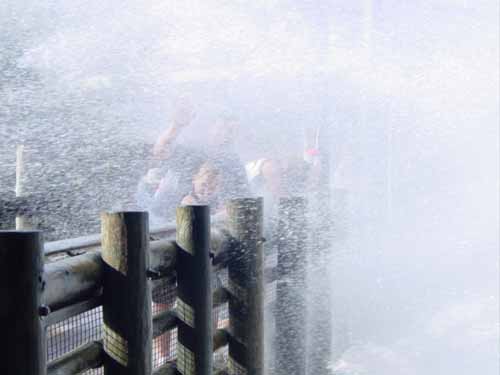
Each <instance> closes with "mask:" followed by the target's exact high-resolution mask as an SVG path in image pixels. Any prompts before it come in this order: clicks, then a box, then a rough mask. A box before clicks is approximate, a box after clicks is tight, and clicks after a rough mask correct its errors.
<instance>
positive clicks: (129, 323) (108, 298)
mask: <svg viewBox="0 0 500 375" xmlns="http://www.w3.org/2000/svg"><path fill="white" fill-rule="evenodd" d="M101 219H102V259H103V261H104V265H105V269H104V276H103V324H104V326H103V345H104V351H105V353H106V358H105V359H104V373H105V375H138V374H140V375H150V374H151V372H152V316H151V287H150V282H149V280H148V277H147V270H148V267H149V251H148V244H149V229H148V214H147V212H117V213H104V214H102V216H101Z"/></svg>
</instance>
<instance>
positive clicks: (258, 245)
mask: <svg viewBox="0 0 500 375" xmlns="http://www.w3.org/2000/svg"><path fill="white" fill-rule="evenodd" d="M228 213H229V221H228V224H229V233H230V235H231V236H232V237H233V238H234V243H233V248H232V250H231V254H230V257H229V259H230V261H229V265H228V275H229V285H228V290H229V292H230V294H231V297H230V298H229V332H230V333H231V336H232V338H231V339H230V340H229V365H228V371H229V374H230V375H233V374H234V375H236V374H240V373H241V371H246V372H247V373H248V374H252V375H262V374H263V373H264V325H263V324H264V255H263V249H262V243H263V238H262V226H263V202H262V198H255V199H251V198H246V199H235V200H232V201H230V202H229V204H228Z"/></svg>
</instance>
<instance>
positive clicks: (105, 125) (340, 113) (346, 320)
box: [0, 0, 500, 375]
mask: <svg viewBox="0 0 500 375" xmlns="http://www.w3.org/2000/svg"><path fill="white" fill-rule="evenodd" d="M499 11H500V8H499V3H498V2H497V1H493V0H491V1H488V0H477V1H474V2H472V1H468V0H460V1H459V0H433V1H427V0H424V1H417V2H401V1H395V0H378V1H376V0H364V1H352V2H332V1H293V0H267V1H265V0H254V1H252V2H245V1H239V0H238V1H214V0H205V1H195V0H183V1H174V0H171V1H159V0H141V1H136V0H128V1H125V2H124V1H116V0H108V1H105V2H103V1H94V0H92V1H81V0H71V1H68V0H65V1H62V0H61V1H56V0H46V1H43V2H39V1H32V0H17V1H15V0H4V1H2V3H1V4H0V138H1V140H0V169H1V171H0V177H1V183H0V192H2V194H3V195H5V196H7V195H9V194H12V192H13V189H14V186H15V156H16V145H18V144H25V145H26V147H27V156H26V160H27V161H26V163H27V165H26V170H27V172H26V173H27V175H26V190H27V191H29V192H32V193H36V194H41V195H44V196H47V197H49V198H50V199H49V200H51V201H54V200H57V202H58V203H55V205H56V207H57V208H58V209H59V211H57V210H56V211H54V212H60V211H61V212H66V213H67V212H69V214H68V215H69V216H70V218H69V219H68V217H66V216H64V215H65V214H59V213H57V214H52V215H48V214H47V213H46V216H51V217H52V218H51V219H47V220H46V221H47V223H45V224H40V225H42V227H43V225H45V226H46V228H47V230H48V234H47V235H48V236H49V237H48V238H49V239H61V238H67V237H71V236H77V235H84V234H90V233H95V232H97V230H98V229H96V228H98V222H97V221H98V212H99V211H101V210H106V209H118V208H120V209H121V208H124V209H126V208H129V207H132V206H133V202H132V198H130V197H131V196H132V195H130V194H129V193H130V192H131V191H133V190H134V189H135V187H136V183H137V181H138V179H139V178H140V176H141V175H143V174H144V173H145V172H146V164H147V162H146V161H144V160H143V159H146V158H147V157H146V156H143V154H140V155H139V156H138V153H136V152H135V151H134V150H135V148H134V147H137V148H139V147H141V149H142V148H144V147H145V146H144V145H147V146H148V147H149V146H151V145H152V144H153V143H154V142H155V139H156V138H157V137H158V135H159V134H160V133H161V132H162V131H163V130H164V129H165V128H166V127H167V126H168V124H169V122H170V121H171V120H172V116H173V113H174V112H175V108H176V103H178V101H179V99H180V98H181V99H182V100H188V101H189V102H190V103H191V104H192V107H193V108H194V112H195V118H194V120H193V124H192V126H190V127H189V128H188V129H187V130H186V132H184V133H183V134H182V136H181V137H180V141H179V142H181V143H183V144H187V145H194V146H196V147H198V146H201V145H203V144H204V143H205V142H206V136H207V131H208V130H207V129H208V128H209V127H210V125H211V124H212V123H213V122H214V121H215V120H216V119H217V118H218V117H219V116H221V115H229V116H235V117H237V118H238V121H239V123H240V126H239V132H238V137H237V150H238V154H239V156H240V158H241V159H242V161H243V162H248V161H251V160H255V159H258V158H262V157H270V156H278V157H281V158H286V157H289V156H290V155H294V156H297V155H298V156H302V152H303V146H304V129H306V128H308V127H317V126H324V127H326V128H327V129H328V134H329V137H330V141H329V145H328V149H329V152H330V155H331V158H332V159H331V160H332V162H331V174H330V175H331V176H330V177H331V178H330V181H329V183H330V186H331V190H332V192H335V191H339V190H342V191H345V192H347V193H346V198H345V199H346V201H345V209H344V210H343V214H342V217H341V218H338V219H339V221H340V222H341V224H340V225H341V226H342V228H343V230H344V231H345V236H343V237H342V239H338V240H336V239H335V238H334V239H333V242H332V249H331V261H330V263H331V264H329V265H328V268H329V269H330V270H331V274H332V277H331V278H332V279H331V283H332V284H331V288H332V293H333V295H334V297H333V299H332V306H331V311H332V314H333V320H334V328H333V332H332V337H333V342H334V350H333V353H332V358H331V365H330V367H331V370H332V374H336V375H354V374H357V375H364V374H370V375H378V374H383V375H392V374H394V375H406V374H408V375H413V374H423V373H425V374H429V375H431V374H436V375H438V374H457V375H461V374H464V375H465V374H467V375H468V374H484V375H489V374H492V375H493V374H498V371H499V353H500V348H499V338H500V333H499V261H498V248H499V233H498V228H499V210H498V207H499V196H498V194H499V191H500V185H499V126H498V125H499V42H500V41H499ZM146 148H147V147H146ZM147 150H148V152H149V148H147ZM110 181H111V182H110ZM119 185H120V186H123V185H126V187H125V188H123V187H120V186H119ZM117 192H119V193H117ZM335 199H336V198H335V194H334V193H333V200H334V201H335ZM60 200H62V201H63V202H60ZM82 218H85V223H86V225H81V221H82Z"/></svg>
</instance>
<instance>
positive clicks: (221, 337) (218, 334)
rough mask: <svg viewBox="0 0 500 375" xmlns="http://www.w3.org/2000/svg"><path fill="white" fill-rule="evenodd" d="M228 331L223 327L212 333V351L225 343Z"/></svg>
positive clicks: (227, 338)
mask: <svg viewBox="0 0 500 375" xmlns="http://www.w3.org/2000/svg"><path fill="white" fill-rule="evenodd" d="M228 340H229V333H228V331H227V330H225V329H218V330H216V331H215V333H214V352H215V351H217V350H219V349H220V348H223V347H224V346H226V345H227V342H228Z"/></svg>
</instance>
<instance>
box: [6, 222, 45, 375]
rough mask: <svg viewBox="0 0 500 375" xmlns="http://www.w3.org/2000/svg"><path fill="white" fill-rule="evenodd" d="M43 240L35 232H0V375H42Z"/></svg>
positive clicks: (43, 355)
mask: <svg viewBox="0 0 500 375" xmlns="http://www.w3.org/2000/svg"><path fill="white" fill-rule="evenodd" d="M42 277H43V240H42V234H41V232H38V231H30V232H16V231H0V300H1V301H2V308H1V309H0V322H2V327H3V328H2V341H3V343H4V345H3V348H4V349H3V350H2V352H1V357H0V373H1V374H2V375H45V374H46V358H45V349H44V347H45V340H44V332H43V328H42V322H41V319H40V316H39V313H40V311H41V308H40V300H41V293H42V289H43V286H44V282H43V278H42Z"/></svg>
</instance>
